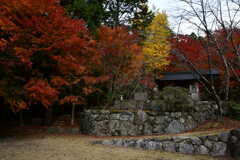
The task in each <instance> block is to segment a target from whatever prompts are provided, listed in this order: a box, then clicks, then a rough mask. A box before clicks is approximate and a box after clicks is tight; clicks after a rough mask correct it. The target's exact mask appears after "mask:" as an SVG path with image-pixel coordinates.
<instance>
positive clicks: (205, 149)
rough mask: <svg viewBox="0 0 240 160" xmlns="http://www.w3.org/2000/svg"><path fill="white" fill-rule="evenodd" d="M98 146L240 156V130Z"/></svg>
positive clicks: (99, 142)
mask: <svg viewBox="0 0 240 160" xmlns="http://www.w3.org/2000/svg"><path fill="white" fill-rule="evenodd" d="M95 143H96V144H104V145H114V146H123V147H132V148H141V149H146V150H160V151H167V152H178V153H184V154H203V155H212V156H225V155H232V156H233V157H239V156H240V129H235V130H232V131H225V132H223V133H218V134H214V135H199V136H197V135H196V136H175V137H169V138H165V139H163V138H157V137H155V138H142V139H111V140H103V141H97V142H95Z"/></svg>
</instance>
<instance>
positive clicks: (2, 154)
mask: <svg viewBox="0 0 240 160" xmlns="http://www.w3.org/2000/svg"><path fill="white" fill-rule="evenodd" d="M95 140H99V139H96V138H92V137H86V136H81V135H76V136H66V135H65V136H64V135H61V136H59V135H58V136H53V135H47V136H43V137H41V138H39V137H38V138H23V139H17V138H7V139H6V138H5V139H0V160H227V159H226V158H213V157H208V156H191V155H182V154H174V153H165V152H159V151H144V150H140V149H130V148H120V147H111V146H102V145H92V144H91V143H90V142H92V141H95Z"/></svg>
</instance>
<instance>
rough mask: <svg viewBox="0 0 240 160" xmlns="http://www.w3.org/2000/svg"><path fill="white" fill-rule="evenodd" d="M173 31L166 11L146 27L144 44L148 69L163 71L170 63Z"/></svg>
mask: <svg viewBox="0 0 240 160" xmlns="http://www.w3.org/2000/svg"><path fill="white" fill-rule="evenodd" d="M170 35H171V33H170V30H169V28H168V19H167V15H166V14H165V13H158V14H157V15H156V16H155V18H154V19H153V21H152V23H151V24H150V25H149V26H148V27H147V28H146V40H145V41H144V44H143V53H144V56H145V66H146V68H147V70H148V71H154V72H155V71H162V70H163V69H164V68H165V67H166V66H167V65H168V64H169V62H170V61H169V59H168V58H169V53H170V49H171V46H170V42H169V37H170Z"/></svg>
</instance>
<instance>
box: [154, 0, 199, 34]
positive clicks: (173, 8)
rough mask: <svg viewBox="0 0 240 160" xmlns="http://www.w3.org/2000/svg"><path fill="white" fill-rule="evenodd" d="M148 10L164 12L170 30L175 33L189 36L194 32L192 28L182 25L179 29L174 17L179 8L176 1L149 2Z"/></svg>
mask: <svg viewBox="0 0 240 160" xmlns="http://www.w3.org/2000/svg"><path fill="white" fill-rule="evenodd" d="M149 6H150V8H151V9H152V10H153V11H155V10H157V9H158V10H159V11H164V12H166V13H167V15H168V20H169V24H170V28H171V29H172V30H173V31H175V32H180V33H184V34H191V33H192V32H196V31H195V30H194V28H192V26H191V27H190V26H187V25H186V24H182V25H181V27H180V28H179V20H177V19H176V18H175V17H174V16H176V14H177V10H178V9H177V8H179V7H180V6H181V4H180V3H179V2H177V0H149Z"/></svg>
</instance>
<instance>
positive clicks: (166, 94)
mask: <svg viewBox="0 0 240 160" xmlns="http://www.w3.org/2000/svg"><path fill="white" fill-rule="evenodd" d="M156 101H157V103H158V106H159V107H161V111H168V112H182V111H190V110H191V109H192V108H193V100H192V99H191V97H190V96H189V94H188V89H186V88H182V87H165V88H163V90H162V91H161V92H160V93H159V96H158V99H157V100H156Z"/></svg>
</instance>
